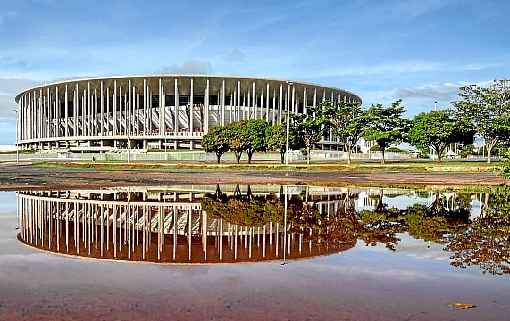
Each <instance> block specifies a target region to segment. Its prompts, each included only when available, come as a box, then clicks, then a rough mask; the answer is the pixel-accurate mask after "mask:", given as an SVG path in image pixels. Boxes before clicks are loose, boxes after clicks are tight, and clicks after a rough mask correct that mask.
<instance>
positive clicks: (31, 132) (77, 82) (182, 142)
mask: <svg viewBox="0 0 510 321" xmlns="http://www.w3.org/2000/svg"><path fill="white" fill-rule="evenodd" d="M325 100H331V101H334V102H341V101H342V102H356V103H361V98H360V97H359V96H357V95H355V94H353V93H351V92H349V91H346V90H343V89H339V88H333V87H326V86H320V85H315V84H310V83H305V82H299V81H286V80H276V79H268V78H248V77H227V76H207V75H147V76H122V77H104V78H87V79H73V80H66V81H59V82H56V83H51V84H45V85H41V86H37V87H33V88H30V89H28V90H26V91H24V92H22V93H20V94H19V95H17V96H16V103H17V104H18V117H17V128H18V130H17V144H18V146H19V147H20V148H22V149H32V150H49V149H67V150H82V151H83V150H85V151H107V150H112V149H125V148H133V149H145V150H148V149H163V148H175V149H178V148H187V149H195V148H201V141H202V137H203V135H204V134H206V133H207V132H208V130H209V129H211V128H213V127H215V126H224V125H227V124H229V123H231V122H234V121H238V120H242V119H265V120H266V121H268V122H269V123H271V124H276V123H280V122H285V120H286V117H287V116H288V115H289V114H290V113H307V110H308V109H309V107H310V106H316V105H317V104H319V103H320V102H321V101H325ZM336 143H337V142H336V140H335V139H333V138H332V137H331V136H330V137H325V138H324V140H323V141H322V142H321V144H322V145H334V144H336Z"/></svg>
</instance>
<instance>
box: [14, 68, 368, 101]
mask: <svg viewBox="0 0 510 321" xmlns="http://www.w3.org/2000/svg"><path fill="white" fill-rule="evenodd" d="M158 77H169V78H172V77H185V78H193V77H197V78H200V77H202V78H231V79H232V78H233V79H256V80H267V81H279V82H289V83H298V84H301V85H306V86H314V87H323V88H330V89H335V90H338V91H342V92H345V93H346V94H349V95H352V96H356V97H357V98H358V99H359V100H360V102H362V101H363V100H362V99H361V97H360V96H359V95H357V94H355V93H353V92H351V91H349V90H345V89H342V88H338V87H332V86H326V85H321V84H317V83H312V82H306V81H302V80H292V79H285V80H284V79H277V78H269V77H248V76H239V75H238V76H233V75H207V74H138V75H136V74H135V75H123V76H115V75H113V76H101V77H85V78H69V79H62V80H59V81H53V82H49V83H42V84H39V85H36V86H33V87H30V88H27V89H25V90H23V91H22V92H21V93H19V94H17V95H16V98H15V100H16V103H17V102H18V100H19V97H20V96H21V95H23V94H24V93H26V92H29V91H32V90H36V89H40V88H43V87H48V86H56V85H60V84H66V83H73V82H81V81H92V80H105V79H128V78H158Z"/></svg>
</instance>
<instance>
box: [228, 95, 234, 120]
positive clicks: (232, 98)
mask: <svg viewBox="0 0 510 321" xmlns="http://www.w3.org/2000/svg"><path fill="white" fill-rule="evenodd" d="M234 100H235V92H234V94H232V93H230V108H229V118H228V122H229V123H232V108H233V107H234V105H235V103H234Z"/></svg>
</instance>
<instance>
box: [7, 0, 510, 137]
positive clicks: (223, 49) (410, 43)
mask: <svg viewBox="0 0 510 321" xmlns="http://www.w3.org/2000/svg"><path fill="white" fill-rule="evenodd" d="M509 13H510V1H507V0H500V1H498V0H492V1H491V0H480V1H475V0H473V1H471V0H416V1H412V0H409V1H396V0H388V1H384V0H352V1H347V0H345V1H344V0H342V1H340V0H292V1H286V0H281V1H273V0H265V1H262V0H258V1H253V0H251V1H243V0H237V1H229V2H227V1H221V0H217V1H163V0H161V1H128V0H117V1H116V0H112V1H98V0H87V1H81V0H80V1H79V0H74V1H58V0H2V1H0V144H9V143H13V142H14V140H15V127H14V122H13V119H14V118H15V114H14V112H13V111H12V109H13V108H14V101H13V96H14V94H15V93H17V92H19V91H20V90H21V89H23V88H25V87H28V86H31V85H32V84H34V83H36V82H47V81H52V80H55V79H63V78H72V77H78V76H104V75H119V74H140V73H158V72H172V73H174V72H183V73H211V74H229V75H249V76H267V77H275V78H286V79H293V80H306V81H312V82H317V83H321V84H326V85H332V86H337V87H341V88H345V89H348V90H351V91H354V92H355V93H358V94H359V95H361V97H362V98H363V100H364V103H365V105H370V104H371V103H375V102H381V103H389V102H391V101H392V100H395V99H397V98H402V99H403V100H404V102H405V104H406V106H407V108H408V115H409V116H413V115H415V114H416V113H418V112H420V111H424V110H429V109H431V107H432V106H433V103H434V101H438V102H439V104H440V106H444V107H447V105H448V103H449V102H451V101H452V100H454V99H455V95H456V90H457V88H458V87H459V86H460V85H462V84H466V83H485V82H488V81H490V80H492V79H495V78H508V77H510V50H509V49H510V41H509V38H508V37H509V36H508V35H509V34H510V24H508V14H509Z"/></svg>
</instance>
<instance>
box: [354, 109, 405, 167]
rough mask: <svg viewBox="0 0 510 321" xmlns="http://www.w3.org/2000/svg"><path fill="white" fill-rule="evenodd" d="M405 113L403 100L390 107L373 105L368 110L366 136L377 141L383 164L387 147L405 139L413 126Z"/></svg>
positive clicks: (367, 138)
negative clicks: (404, 116)
mask: <svg viewBox="0 0 510 321" xmlns="http://www.w3.org/2000/svg"><path fill="white" fill-rule="evenodd" d="M404 113H405V108H404V106H402V100H397V101H396V102H394V103H392V104H391V105H390V106H388V107H384V106H383V105H382V104H376V105H372V107H370V109H369V110H368V112H367V119H368V124H367V129H366V131H365V135H364V138H365V139H366V140H369V141H375V142H376V143H377V145H378V146H379V150H380V151H381V153H382V160H381V162H382V163H383V164H384V161H385V159H384V152H385V151H386V149H387V148H388V147H389V146H390V145H391V144H399V143H401V142H402V141H404V140H405V138H406V136H407V133H408V131H409V128H410V127H411V121H409V120H408V119H406V118H403V115H404Z"/></svg>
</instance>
